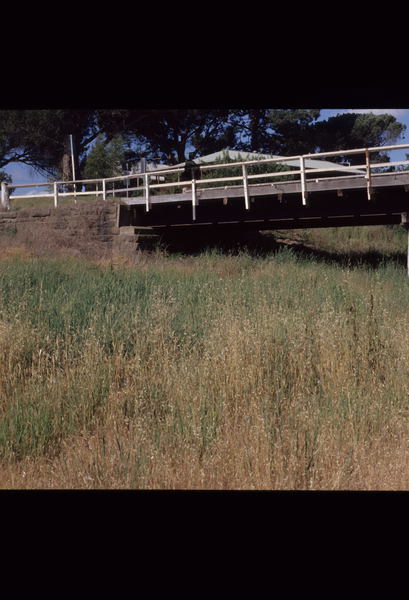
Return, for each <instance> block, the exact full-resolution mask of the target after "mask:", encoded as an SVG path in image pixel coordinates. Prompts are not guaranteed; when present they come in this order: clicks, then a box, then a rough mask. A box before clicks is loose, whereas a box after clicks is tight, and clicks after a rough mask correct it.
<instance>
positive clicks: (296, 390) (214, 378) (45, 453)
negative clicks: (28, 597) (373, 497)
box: [0, 250, 409, 489]
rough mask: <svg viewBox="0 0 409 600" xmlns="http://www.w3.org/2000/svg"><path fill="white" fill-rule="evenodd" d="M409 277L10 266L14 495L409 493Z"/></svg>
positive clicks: (346, 271) (2, 473)
mask: <svg viewBox="0 0 409 600" xmlns="http://www.w3.org/2000/svg"><path fill="white" fill-rule="evenodd" d="M408 305H409V282H408V281H407V276H406V273H405V271H404V269H402V268H401V267H400V266H399V265H397V264H396V263H395V262H393V261H391V262H389V263H388V262H385V263H384V264H382V265H381V266H379V267H378V268H377V269H372V268H367V267H365V266H361V267H356V268H347V267H343V266H339V265H337V264H332V265H331V264H327V263H324V262H320V261H318V260H315V261H314V260H313V259H311V258H310V259H308V260H304V259H302V258H300V257H299V256H298V257H297V255H295V254H294V253H293V252H291V251H290V250H286V251H281V252H278V253H276V254H271V255H266V256H264V257H254V256H251V255H249V254H247V253H242V254H238V255H235V256H233V255H222V254H219V253H218V252H206V253H203V254H202V255H199V256H196V257H181V256H166V255H156V256H154V257H152V258H151V259H150V260H148V259H146V260H145V261H141V262H140V264H139V265H138V266H134V267H133V268H113V267H112V266H97V265H95V264H90V263H85V262H82V261H78V260H65V261H64V260H45V259H41V260H40V259H33V258H31V259H19V258H15V257H14V258H9V259H7V260H3V261H2V262H1V263H0V398H1V406H0V411H1V420H0V459H1V463H0V464H1V467H0V486H1V487H3V488H4V487H18V488H24V487H29V488H33V487H34V488H35V487H39V488H44V487H45V488H53V487H54V488H66V487H68V488H151V489H152V488H153V489H155V488H161V489H172V488H179V489H195V488H197V489H206V488H208V489H407V488H408V481H409V479H408V477H409V468H408V463H407V460H406V453H407V430H408V397H409V327H408V326H409V316H408V315H409V312H408Z"/></svg>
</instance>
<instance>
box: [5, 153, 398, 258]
mask: <svg viewBox="0 0 409 600" xmlns="http://www.w3.org/2000/svg"><path fill="white" fill-rule="evenodd" d="M403 149H409V145H406V144H401V145H392V146H377V147H370V148H353V149H349V150H339V151H332V152H319V153H315V154H302V155H296V156H290V157H273V158H263V159H257V160H241V161H233V162H224V163H216V164H200V162H198V161H197V163H196V164H197V168H196V169H195V172H194V178H191V179H189V180H188V181H186V179H184V180H182V181H181V179H180V177H181V175H182V177H183V174H185V173H186V169H185V167H184V166H176V167H173V168H172V167H169V168H158V169H157V170H154V171H149V172H147V173H138V174H132V175H120V176H118V177H110V178H104V179H93V180H90V179H88V180H76V181H71V182H61V181H60V182H58V181H56V182H53V183H50V182H47V183H44V184H27V185H13V186H12V187H13V188H19V187H30V186H31V187H34V186H40V185H43V186H48V189H50V187H51V188H52V191H51V192H50V193H48V194H41V193H40V194H32V195H25V196H22V195H18V194H15V193H14V192H13V194H12V195H8V189H7V187H8V186H7V185H6V184H5V183H2V196H1V202H2V205H3V207H4V208H5V209H7V208H9V207H10V203H11V202H12V201H13V199H17V198H29V197H31V198H32V197H36V196H42V197H44V196H48V197H50V198H53V199H54V206H58V201H59V198H61V197H64V196H67V195H71V196H72V194H73V192H72V191H71V192H69V191H68V192H67V191H65V192H64V191H63V192H62V191H61V188H62V187H63V186H64V188H63V189H67V186H68V187H69V186H70V185H71V186H72V187H73V190H74V193H75V198H77V197H80V196H81V195H90V191H89V190H88V191H78V190H80V189H82V186H83V185H88V187H89V186H90V185H91V186H94V185H95V186H96V189H95V191H94V192H92V193H93V194H94V195H97V196H102V199H103V200H107V198H108V197H109V195H110V194H111V195H112V196H115V197H117V198H119V207H118V214H117V225H118V226H119V227H120V228H126V229H127V230H128V231H129V229H130V228H132V227H134V228H139V230H143V229H146V230H151V231H153V232H155V233H156V234H160V235H161V234H166V233H169V232H173V233H174V234H175V233H176V232H177V234H178V235H181V236H183V235H184V233H185V232H187V231H190V232H199V231H201V232H202V233H203V232H206V231H209V232H210V230H211V229H214V228H215V227H217V228H219V229H220V228H223V230H227V229H230V230H232V231H234V230H235V229H237V228H238V229H240V230H247V229H253V230H254V229H256V230H274V229H296V228H312V227H341V226H348V225H349V226H351V225H385V224H402V225H403V226H405V227H406V228H407V229H408V232H409V170H408V166H409V160H400V161H388V162H380V161H379V160H378V161H376V160H374V159H373V154H375V153H380V152H381V153H384V152H388V151H394V150H403ZM378 156H379V154H378ZM331 157H336V158H338V159H339V158H340V157H341V158H342V163H341V164H339V163H338V162H337V163H336V162H334V163H328V162H327V161H323V159H324V158H326V159H328V158H331ZM347 157H354V159H353V163H354V164H352V165H351V164H348V163H347V162H346V160H347ZM318 161H322V163H320V162H318ZM312 163H313V164H314V166H313V167H312V166H311V164H312ZM356 163H358V164H356ZM320 164H322V165H323V166H322V167H321V168H320V167H319V166H317V165H320ZM283 165H286V170H283ZM289 165H290V166H289ZM291 165H292V166H291ZM294 166H295V167H296V168H293V167H294ZM221 170H222V171H221ZM219 173H221V175H220V176H218V174H219ZM197 175H199V176H197ZM135 180H136V181H135ZM124 183H126V187H124ZM135 183H136V185H133V184H135ZM118 184H119V187H118ZM408 240H409V238H408ZM408 269H409V264H408Z"/></svg>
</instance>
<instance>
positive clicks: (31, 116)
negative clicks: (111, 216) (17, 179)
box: [0, 109, 98, 178]
mask: <svg viewBox="0 0 409 600" xmlns="http://www.w3.org/2000/svg"><path fill="white" fill-rule="evenodd" d="M97 133H98V131H97V127H96V122H95V114H94V111H91V110H82V109H81V110H60V109H47V110H1V111H0V167H4V166H6V165H7V164H8V163H10V162H23V163H25V164H27V165H30V166H32V167H33V168H34V169H36V170H37V171H38V172H40V173H42V174H44V175H51V176H56V174H57V173H59V172H60V170H61V161H62V159H63V156H64V154H66V153H67V151H68V152H69V151H70V150H69V149H67V142H68V136H69V134H72V135H73V141H74V157H75V160H76V176H77V178H79V175H80V171H81V166H82V162H83V160H84V156H85V153H86V150H87V147H88V144H89V143H90V142H91V141H92V140H93V139H95V137H96V135H97Z"/></svg>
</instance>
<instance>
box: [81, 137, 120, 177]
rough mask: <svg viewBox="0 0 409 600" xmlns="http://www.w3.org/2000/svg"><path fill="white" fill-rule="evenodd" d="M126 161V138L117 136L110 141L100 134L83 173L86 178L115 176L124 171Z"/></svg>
mask: <svg viewBox="0 0 409 600" xmlns="http://www.w3.org/2000/svg"><path fill="white" fill-rule="evenodd" d="M124 161H125V140H124V139H123V137H122V136H119V135H117V136H115V137H113V138H112V139H111V140H110V141H109V142H108V141H107V139H106V137H105V136H104V135H102V134H100V135H99V136H98V137H97V139H96V141H95V143H94V145H93V146H92V148H91V150H90V151H89V153H88V156H87V158H86V161H85V165H84V169H83V174H84V178H85V179H102V178H103V177H115V176H117V175H121V174H122V172H123V169H122V167H123V164H124Z"/></svg>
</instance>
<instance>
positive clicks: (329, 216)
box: [118, 171, 409, 233]
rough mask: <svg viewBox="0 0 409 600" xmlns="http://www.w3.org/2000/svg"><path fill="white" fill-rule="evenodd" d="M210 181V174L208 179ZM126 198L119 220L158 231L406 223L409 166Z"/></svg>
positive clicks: (193, 187)
mask: <svg viewBox="0 0 409 600" xmlns="http://www.w3.org/2000/svg"><path fill="white" fill-rule="evenodd" d="M203 181H205V180H203ZM198 183H199V182H195V181H194V180H193V181H192V182H191V183H190V182H189V183H188V184H187V187H185V188H184V189H185V191H183V192H177V193H173V194H157V195H150V197H149V203H147V201H146V197H143V196H142V197H134V198H127V199H122V200H121V204H120V207H119V215H118V225H119V226H137V227H151V228H153V229H154V230H155V231H156V232H158V233H159V232H163V233H165V232H166V231H170V230H172V231H175V232H176V230H179V231H180V232H181V233H182V231H183V230H190V231H191V232H192V230H193V229H194V230H201V231H205V230H206V229H208V228H209V226H217V225H220V226H223V229H225V228H226V227H227V228H229V227H231V228H232V229H236V228H240V229H257V230H274V229H300V228H312V227H342V226H352V225H384V224H399V223H403V224H406V222H407V220H406V217H405V216H402V215H405V214H407V213H409V171H401V172H394V173H377V174H373V173H372V174H371V175H370V178H368V176H367V175H366V174H365V173H362V175H352V176H351V175H350V176H346V177H343V176H336V177H325V178H321V179H319V178H314V179H312V178H309V179H305V180H304V183H303V182H302V181H280V182H272V183H261V184H257V183H255V184H249V183H248V181H247V182H244V183H243V184H242V185H230V186H220V187H213V188H209V187H208V188H204V189H200V188H199V186H198Z"/></svg>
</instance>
